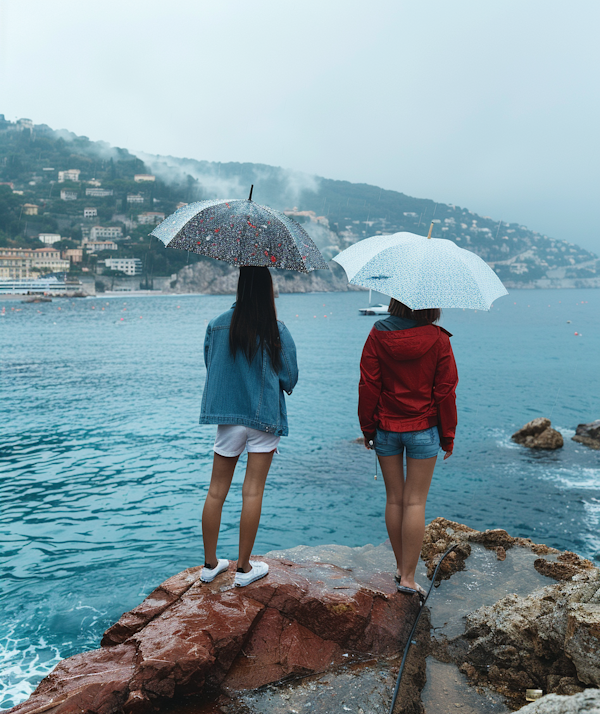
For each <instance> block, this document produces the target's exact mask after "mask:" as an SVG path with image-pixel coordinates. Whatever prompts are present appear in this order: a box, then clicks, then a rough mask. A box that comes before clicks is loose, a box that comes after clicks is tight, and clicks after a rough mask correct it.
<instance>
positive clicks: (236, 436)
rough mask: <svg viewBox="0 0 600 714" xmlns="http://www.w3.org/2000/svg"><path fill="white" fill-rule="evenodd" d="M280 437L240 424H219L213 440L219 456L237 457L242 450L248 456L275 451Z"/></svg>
mask: <svg viewBox="0 0 600 714" xmlns="http://www.w3.org/2000/svg"><path fill="white" fill-rule="evenodd" d="M280 439H281V437H280V436H275V434H267V433H266V432H265V431H258V429H251V428H250V427H249V426H243V425H242V424H219V426H218V427H217V437H216V439H215V446H214V449H215V452H216V453H217V454H219V456H239V455H240V454H241V453H242V451H243V450H244V449H246V450H247V451H248V453H249V454H252V453H259V454H264V453H269V452H271V451H275V452H277V453H279V452H278V451H277V447H278V446H279V440H280Z"/></svg>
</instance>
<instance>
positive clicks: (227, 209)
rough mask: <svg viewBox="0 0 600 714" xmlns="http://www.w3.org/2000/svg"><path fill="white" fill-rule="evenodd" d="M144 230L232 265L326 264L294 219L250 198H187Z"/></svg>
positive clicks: (300, 267) (302, 268) (303, 267)
mask: <svg viewBox="0 0 600 714" xmlns="http://www.w3.org/2000/svg"><path fill="white" fill-rule="evenodd" d="M250 196H252V193H250ZM150 235H153V236H155V237H156V238H159V239H160V240H161V241H162V242H163V243H164V244H165V245H166V246H167V247H168V248H179V249H180V250H187V251H190V252H192V253H200V254H201V255H206V256H208V257H209V258H216V259H217V260H224V261H225V262H226V263H229V264H230V265H236V266H238V267H240V266H242V265H253V266H260V267H263V266H266V267H269V268H284V269H286V270H296V271H298V272H300V273H309V272H310V271H311V270H328V269H329V266H328V265H327V263H326V262H325V259H324V258H323V256H322V255H321V253H320V252H319V249H318V248H317V246H316V245H315V244H314V243H313V242H312V240H311V239H310V237H309V235H308V233H307V232H306V231H305V230H304V229H303V228H302V227H301V226H300V225H298V223H296V222H295V221H293V220H292V219H291V218H288V217H287V216H286V215H285V214H284V213H280V212H279V211H275V210H273V209H272V208H269V207H268V206H260V205H259V204H258V203H254V201H252V200H250V199H248V200H240V199H232V200H223V199H218V200H211V201H198V202H197V203H190V204H188V205H187V206H183V207H182V208H180V209H179V210H177V211H175V213H173V214H172V215H170V216H169V217H168V218H166V219H165V220H164V221H163V222H162V223H161V224H160V225H159V226H157V227H156V228H155V229H154V230H153V231H152V233H151V234H150Z"/></svg>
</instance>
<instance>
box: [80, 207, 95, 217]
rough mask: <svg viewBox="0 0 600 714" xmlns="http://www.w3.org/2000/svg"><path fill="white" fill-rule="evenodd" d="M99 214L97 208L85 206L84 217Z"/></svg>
mask: <svg viewBox="0 0 600 714" xmlns="http://www.w3.org/2000/svg"><path fill="white" fill-rule="evenodd" d="M97 215H98V209H97V208H84V209H83V217H84V218H96V216H97Z"/></svg>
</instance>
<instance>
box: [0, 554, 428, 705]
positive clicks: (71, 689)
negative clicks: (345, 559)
mask: <svg viewBox="0 0 600 714" xmlns="http://www.w3.org/2000/svg"><path fill="white" fill-rule="evenodd" d="M268 562H269V567H270V571H269V575H268V576H267V577H266V578H265V579H263V580H259V581H257V582H256V583H253V584H252V585H249V586H248V587H245V588H233V587H232V585H233V572H229V573H224V574H223V575H221V576H219V577H218V578H217V579H216V580H215V581H214V582H213V583H211V584H209V585H207V584H204V583H201V582H200V580H199V573H200V568H190V569H188V570H186V571H183V573H179V574H178V575H176V576H174V577H172V578H169V580H167V581H165V582H164V583H162V585H160V586H159V587H158V588H157V589H156V590H154V592H152V593H151V594H150V595H149V596H148V597H147V598H146V599H145V600H144V601H143V602H142V603H141V604H140V605H138V607H136V608H134V609H133V610H132V611H131V612H128V613H125V614H124V615H123V616H122V617H121V618H120V619H119V621H118V622H117V623H116V624H115V625H113V626H112V627H111V628H109V629H108V630H107V632H106V633H105V635H104V638H103V639H102V645H101V647H100V649H98V650H94V651H92V652H85V653H83V654H80V655H76V656H75V657H70V658H69V659H66V660H64V661H63V662H61V663H60V664H59V665H58V666H57V667H56V668H55V669H54V671H53V672H52V673H51V674H50V675H49V676H48V677H46V678H45V679H44V680H43V681H42V682H41V684H40V685H39V687H38V688H37V689H36V691H35V692H34V693H33V694H32V695H31V697H30V698H29V699H28V700H27V701H26V702H23V703H22V704H20V705H18V706H17V707H14V709H12V710H10V711H11V712H14V714H17V712H18V714H27V713H29V714H34V712H36V714H37V712H41V711H46V710H50V709H51V710H52V712H53V714H55V713H58V712H60V713H61V714H75V712H77V714H81V712H82V711H84V712H86V714H93V713H95V712H98V713H99V714H112V713H113V712H115V713H116V712H119V713H120V712H125V714H142V713H144V714H145V713H146V712H149V711H152V710H153V709H155V708H156V707H157V706H160V705H161V702H165V701H166V700H168V699H171V698H173V697H177V698H180V697H186V696H194V697H196V701H201V702H208V701H210V700H211V699H215V698H216V697H218V696H219V695H220V694H221V693H227V692H235V691H239V690H242V689H248V688H256V687H258V686H261V685H264V684H268V683H269V682H274V681H278V680H280V679H282V678H283V677H285V676H287V675H289V674H298V673H300V674H303V673H307V674H310V673H313V672H322V671H325V670H327V669H329V668H330V667H331V666H332V665H336V664H338V663H340V662H341V661H343V660H342V656H343V655H344V654H351V655H361V656H363V655H364V654H365V653H369V654H372V655H378V654H390V653H393V652H398V651H399V650H401V649H402V647H403V646H404V643H405V641H406V636H407V634H408V630H409V629H410V626H411V624H412V621H413V620H414V617H415V616H416V613H417V611H418V602H417V599H416V598H414V599H413V598H409V597H406V596H404V595H399V594H398V593H397V592H396V588H395V585H394V581H393V575H392V573H389V574H381V573H376V574H375V573H374V574H373V578H372V579H370V580H369V579H368V578H365V575H364V573H363V574H362V576H361V579H362V581H361V582H359V581H357V580H355V579H354V578H353V575H352V573H351V572H350V571H347V570H343V569H342V568H338V567H336V566H333V565H329V564H327V563H306V564H296V563H291V562H289V561H285V560H274V559H269V560H268ZM198 698H199V699H198Z"/></svg>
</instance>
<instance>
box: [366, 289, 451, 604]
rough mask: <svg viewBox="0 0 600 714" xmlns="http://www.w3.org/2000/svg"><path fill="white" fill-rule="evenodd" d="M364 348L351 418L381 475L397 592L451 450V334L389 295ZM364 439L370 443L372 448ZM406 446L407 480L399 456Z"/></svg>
mask: <svg viewBox="0 0 600 714" xmlns="http://www.w3.org/2000/svg"><path fill="white" fill-rule="evenodd" d="M389 312H390V317H388V318H387V319H386V320H380V321H379V322H376V323H375V326H374V327H373V329H372V330H371V332H370V334H369V337H368V338H367V341H366V343H365V347H364V349H363V353H362V358H361V361H360V384H359V387H358V394H359V398H358V417H359V420H360V427H361V429H362V432H363V435H364V439H365V446H366V447H367V448H375V452H376V453H377V457H378V459H379V463H380V464H381V472H382V474H383V480H384V481H385V490H386V496H387V501H386V507H385V524H386V526H387V531H388V534H389V537H390V542H391V544H392V548H393V549H394V555H395V556H396V563H397V566H398V571H397V573H396V581H397V583H398V590H399V591H401V592H406V593H411V594H415V593H418V594H419V595H421V596H422V595H424V593H425V591H424V590H423V588H422V587H421V586H420V585H417V583H415V570H416V568H417V563H418V562H419V555H420V552H421V546H422V544H423V535H424V533H425V503H426V501H427V494H428V492H429V486H430V484H431V479H432V476H433V469H434V467H435V462H436V460H437V454H438V451H439V449H440V447H441V448H442V449H443V451H445V452H446V453H445V456H444V459H447V458H448V457H449V456H450V455H451V454H452V448H453V445H454V432H455V429H456V398H455V390H456V385H457V383H458V374H457V372H456V363H455V362H454V355H453V353H452V347H451V346H450V339H449V338H450V337H451V335H450V333H449V332H447V331H446V330H444V328H443V327H438V326H437V325H434V324H433V323H434V322H437V321H438V320H439V319H440V316H441V311H440V310H439V309H431V310H414V311H413V310H411V309H410V308H408V307H407V306H406V305H404V304H403V303H401V302H398V301H397V300H394V299H392V300H391V302H390V307H389ZM371 444H374V446H372V445H371ZM405 447H406V479H405V477H404V469H403V454H404V448H405Z"/></svg>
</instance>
